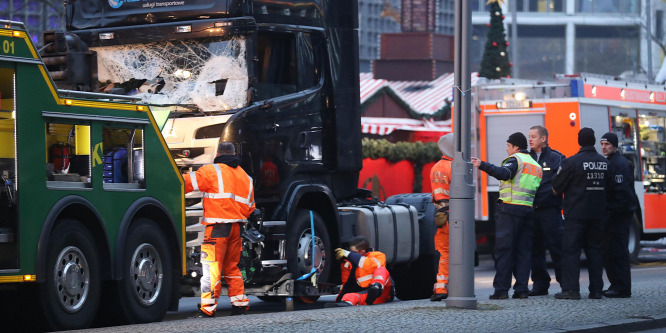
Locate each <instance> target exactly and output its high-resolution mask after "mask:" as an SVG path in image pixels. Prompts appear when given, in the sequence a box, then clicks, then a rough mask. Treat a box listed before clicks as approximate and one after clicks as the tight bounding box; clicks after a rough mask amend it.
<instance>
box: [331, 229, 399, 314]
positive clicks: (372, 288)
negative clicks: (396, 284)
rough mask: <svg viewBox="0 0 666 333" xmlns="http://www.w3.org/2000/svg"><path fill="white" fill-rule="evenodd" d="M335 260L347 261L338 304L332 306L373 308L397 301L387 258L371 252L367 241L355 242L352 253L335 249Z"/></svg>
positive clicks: (343, 267)
mask: <svg viewBox="0 0 666 333" xmlns="http://www.w3.org/2000/svg"><path fill="white" fill-rule="evenodd" d="M335 258H336V259H338V260H343V261H344V262H343V263H342V288H341V289H340V293H338V297H337V298H336V299H335V303H329V304H330V306H355V305H373V304H381V303H387V302H391V301H393V295H394V294H395V292H394V290H393V283H392V281H391V276H390V275H389V272H388V270H387V269H386V255H384V253H381V252H379V251H374V250H373V249H372V248H370V244H369V242H368V239H367V238H365V237H363V236H356V237H354V238H352V239H351V240H350V241H349V250H345V249H341V248H337V249H335ZM327 307H329V305H328V304H327Z"/></svg>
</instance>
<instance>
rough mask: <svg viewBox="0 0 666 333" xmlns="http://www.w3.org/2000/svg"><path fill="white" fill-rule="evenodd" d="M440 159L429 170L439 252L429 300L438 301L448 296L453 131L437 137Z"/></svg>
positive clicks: (436, 242)
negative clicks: (435, 210) (437, 265)
mask: <svg viewBox="0 0 666 333" xmlns="http://www.w3.org/2000/svg"><path fill="white" fill-rule="evenodd" d="M437 146H438V147H439V150H440V151H441V152H442V159H441V160H439V162H437V163H436V164H435V165H434V166H433V167H432V169H431V170H430V186H431V187H432V201H433V203H434V204H435V208H436V209H437V212H436V213H435V225H436V226H437V233H435V249H437V252H439V268H438V270H437V279H436V281H435V286H434V288H433V294H432V296H431V297H430V300H431V301H433V302H439V301H441V300H443V299H446V298H447V297H448V296H449V290H448V289H447V286H448V284H449V223H448V222H449V186H450V185H451V162H453V133H449V134H447V135H444V136H442V137H441V138H439V141H438V142H437Z"/></svg>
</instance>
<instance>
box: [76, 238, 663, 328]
mask: <svg viewBox="0 0 666 333" xmlns="http://www.w3.org/2000/svg"><path fill="white" fill-rule="evenodd" d="M661 248H662V247H661V246H659V245H658V244H657V247H655V248H649V249H644V250H643V252H642V253H641V259H640V260H641V263H640V264H639V265H635V266H634V267H633V268H632V278H633V296H632V297H631V298H630V299H609V298H604V299H603V300H590V299H588V298H587V292H586V288H587V284H588V283H587V271H585V270H583V271H582V272H581V294H582V296H583V299H581V300H580V301H567V300H556V299H554V298H553V294H554V293H555V292H557V291H559V286H558V285H557V284H556V283H555V284H554V285H553V286H551V295H549V296H542V297H530V298H529V299H526V300H514V299H509V300H502V301H490V300H488V295H490V294H491V293H492V276H493V274H494V270H493V268H492V260H490V259H489V258H488V257H483V258H482V260H481V263H480V265H479V267H477V268H476V269H475V281H476V283H475V292H476V294H477V301H478V303H479V305H478V309H476V310H463V309H456V308H447V307H446V305H445V303H444V302H441V303H435V302H430V301H428V300H418V301H397V302H394V303H391V304H384V305H377V306H364V307H357V308H333V309H324V308H323V306H324V304H325V303H327V302H330V301H332V297H323V298H322V299H320V300H319V301H318V302H316V303H315V304H300V305H299V304H297V306H296V310H297V311H293V312H284V311H282V309H283V305H281V304H280V303H265V302H261V301H259V300H257V299H253V303H252V309H251V311H250V313H249V314H248V315H245V316H242V317H229V316H228V305H227V304H226V300H223V303H225V304H220V307H219V310H220V311H219V316H218V317H216V318H213V319H184V318H187V317H189V316H192V315H193V314H194V312H195V310H196V302H197V299H196V298H185V299H183V300H181V311H179V312H178V313H170V314H169V315H168V317H167V319H166V321H165V322H162V323H153V324H146V325H130V326H121V327H110V328H102V329H95V330H87V331H88V332H151V333H152V332H156V331H160V332H220V331H235V332H285V331H289V332H306V331H326V332H332V331H336V332H359V331H360V332H366V331H391V332H395V331H410V332H414V331H424V332H425V331H428V332H432V331H447V332H538V331H551V332H562V331H581V330H591V331H595V330H597V331H599V332H602V331H603V332H608V331H615V332H630V331H640V330H642V329H654V328H655V327H654V326H650V324H652V323H660V324H661V323H666V297H664V296H666V278H665V276H666V254H665V253H664V251H662V249H661ZM606 283H607V282H606ZM654 319H658V321H657V322H655V321H653V320H654ZM627 323H630V324H631V325H626V324H627ZM617 324H623V325H622V326H619V327H616V328H615V329H614V330H612V327H609V326H612V325H617ZM645 325H647V326H645Z"/></svg>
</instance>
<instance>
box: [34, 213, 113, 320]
mask: <svg viewBox="0 0 666 333" xmlns="http://www.w3.org/2000/svg"><path fill="white" fill-rule="evenodd" d="M56 223H57V224H56V227H55V229H54V230H53V232H52V233H51V235H50V237H49V243H48V245H47V248H48V250H47V257H46V270H45V278H44V282H43V283H41V284H40V286H39V298H40V301H41V305H42V309H43V310H44V316H45V317H46V323H47V325H48V327H49V328H50V329H51V330H58V331H59V330H72V329H81V328H86V327H89V326H90V325H91V324H92V322H93V320H94V319H95V315H96V313H97V309H98V307H99V302H100V294H101V277H100V274H101V273H100V266H99V262H100V259H99V255H98V251H97V247H96V246H95V244H94V243H93V242H92V240H93V236H92V234H91V233H90V231H88V230H87V229H86V228H85V227H84V226H83V225H82V224H81V223H80V222H79V221H76V220H73V219H60V220H58V221H57V222H56Z"/></svg>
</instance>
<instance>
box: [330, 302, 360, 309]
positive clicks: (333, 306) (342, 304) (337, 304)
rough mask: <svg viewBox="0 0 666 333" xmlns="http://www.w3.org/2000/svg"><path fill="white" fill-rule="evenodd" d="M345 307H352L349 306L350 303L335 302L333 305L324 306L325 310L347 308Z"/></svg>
mask: <svg viewBox="0 0 666 333" xmlns="http://www.w3.org/2000/svg"><path fill="white" fill-rule="evenodd" d="M347 306H353V305H351V303H347V302H345V301H342V302H335V303H326V304H325V305H324V307H325V308H335V307H347Z"/></svg>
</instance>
